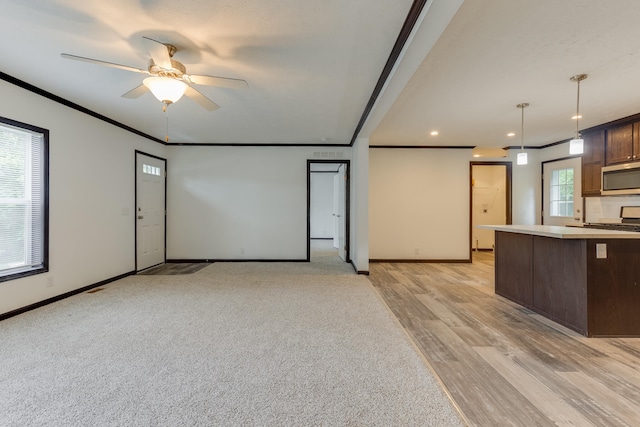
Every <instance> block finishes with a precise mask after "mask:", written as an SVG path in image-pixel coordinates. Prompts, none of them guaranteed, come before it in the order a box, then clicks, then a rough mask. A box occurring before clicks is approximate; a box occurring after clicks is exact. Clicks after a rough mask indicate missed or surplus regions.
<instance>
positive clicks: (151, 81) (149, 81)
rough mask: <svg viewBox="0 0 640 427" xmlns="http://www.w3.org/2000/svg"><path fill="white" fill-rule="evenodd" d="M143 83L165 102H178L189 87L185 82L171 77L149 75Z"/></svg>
mask: <svg viewBox="0 0 640 427" xmlns="http://www.w3.org/2000/svg"><path fill="white" fill-rule="evenodd" d="M142 83H143V84H144V85H145V86H146V87H148V88H149V90H150V91H151V93H152V94H153V96H155V97H156V98H158V100H159V101H161V102H164V103H165V104H171V103H174V102H178V100H179V99H180V98H182V95H184V93H185V91H186V90H187V88H188V87H189V86H188V85H187V84H186V83H185V82H183V81H181V80H177V79H172V78H170V77H147V78H146V79H144V80H143V82H142Z"/></svg>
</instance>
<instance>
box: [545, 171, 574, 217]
mask: <svg viewBox="0 0 640 427" xmlns="http://www.w3.org/2000/svg"><path fill="white" fill-rule="evenodd" d="M569 170H570V171H571V173H572V175H573V182H572V183H571V184H567V183H566V182H565V184H560V183H558V184H555V183H554V175H555V174H556V173H557V174H558V175H560V173H561V172H565V173H566V172H567V171H569ZM558 179H559V178H558ZM574 185H575V171H574V169H573V168H565V169H558V170H554V171H553V174H552V176H551V180H550V185H549V209H550V212H549V216H552V217H556V218H568V217H573V209H574V206H573V200H574V197H573V195H572V196H571V198H568V197H565V198H564V199H563V198H561V197H560V196H559V194H558V195H554V194H555V191H554V190H557V191H558V193H560V188H561V187H564V188H568V187H571V189H572V192H571V194H573V193H574V192H575V186H574ZM565 193H566V194H568V192H566V191H565ZM566 194H565V195H566ZM569 202H570V203H571V210H570V212H568V214H567V215H561V214H558V211H559V209H558V208H559V206H560V204H564V207H565V211H566V210H567V209H566V204H567V203H569ZM554 206H555V209H554Z"/></svg>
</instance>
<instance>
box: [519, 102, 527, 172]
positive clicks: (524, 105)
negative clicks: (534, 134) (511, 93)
mask: <svg viewBox="0 0 640 427" xmlns="http://www.w3.org/2000/svg"><path fill="white" fill-rule="evenodd" d="M528 106H529V103H528V102H523V103H522V104H518V105H516V107H518V108H519V109H520V110H521V111H522V122H521V123H522V124H521V126H520V152H519V153H518V156H517V157H516V164H517V165H526V164H527V153H525V152H524V109H525V108H527V107H528Z"/></svg>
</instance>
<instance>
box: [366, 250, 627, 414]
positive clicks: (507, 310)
mask: <svg viewBox="0 0 640 427" xmlns="http://www.w3.org/2000/svg"><path fill="white" fill-rule="evenodd" d="M369 277H370V280H371V282H372V283H373V284H374V286H375V287H376V288H377V289H378V291H379V292H380V294H381V295H382V297H383V299H384V300H385V301H386V303H387V305H388V306H389V308H390V309H391V310H392V311H393V313H395V315H396V316H397V318H398V319H399V321H400V323H401V324H402V325H403V326H404V328H405V329H406V330H407V332H408V334H409V335H410V336H411V337H412V338H413V340H414V341H415V343H416V345H417V346H418V348H419V349H420V350H421V351H422V353H423V355H424V356H425V358H426V359H427V361H428V362H429V363H430V364H431V366H432V367H433V369H434V370H435V372H436V373H437V374H438V375H439V377H440V379H441V380H442V382H443V384H444V385H445V387H446V388H447V390H448V391H449V393H450V394H451V396H452V397H453V399H454V400H455V402H456V403H457V405H458V407H459V408H460V409H461V411H462V413H463V415H464V416H465V417H466V418H467V420H468V422H469V424H471V425H477V426H510V425H516V426H549V425H562V426H565V425H571V426H640V338H585V337H583V336H581V335H579V334H577V333H575V332H573V331H571V330H569V329H566V328H564V327H562V326H560V325H558V324H556V323H554V322H552V321H550V320H547V319H545V318H544V317H542V316H539V315H537V314H535V313H534V312H532V311H530V310H528V309H526V308H524V307H521V306H519V305H517V304H515V303H512V302H511V301H509V300H507V299H504V298H502V297H500V296H498V295H495V294H494V269H493V254H492V253H490V252H489V253H485V252H480V253H474V260H473V263H472V264H400V263H375V264H371V266H370V276H369ZM639 313H640V308H639Z"/></svg>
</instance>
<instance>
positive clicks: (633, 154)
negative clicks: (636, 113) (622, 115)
mask: <svg viewBox="0 0 640 427" xmlns="http://www.w3.org/2000/svg"><path fill="white" fill-rule="evenodd" d="M639 131H640V123H628V124H625V125H619V126H615V127H612V128H609V129H607V139H606V162H605V163H606V164H607V165H614V164H617V163H627V162H634V161H636V160H640V143H639V142H640V134H639V133H638V132H639Z"/></svg>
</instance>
